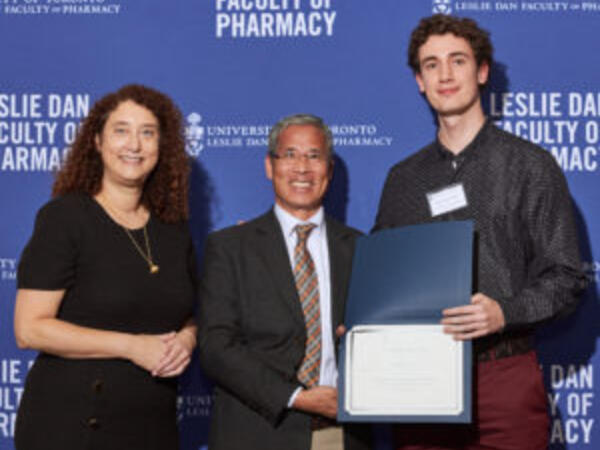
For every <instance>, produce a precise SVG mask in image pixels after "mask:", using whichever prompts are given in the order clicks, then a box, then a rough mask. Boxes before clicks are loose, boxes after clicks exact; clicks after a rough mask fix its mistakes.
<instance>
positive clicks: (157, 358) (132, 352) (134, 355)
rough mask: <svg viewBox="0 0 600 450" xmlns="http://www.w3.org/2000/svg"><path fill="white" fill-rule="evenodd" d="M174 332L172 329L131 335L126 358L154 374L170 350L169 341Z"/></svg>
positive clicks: (172, 337)
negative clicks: (170, 330)
mask: <svg viewBox="0 0 600 450" xmlns="http://www.w3.org/2000/svg"><path fill="white" fill-rule="evenodd" d="M175 334H176V333H175V332H174V331H172V332H170V333H165V334H136V335H131V342H130V345H129V352H128V355H127V357H128V359H129V360H130V361H131V362H133V363H134V364H135V365H137V366H139V367H141V368H142V369H145V370H147V371H148V372H150V373H152V375H155V371H156V370H157V369H158V368H160V367H161V362H162V361H163V360H164V358H165V357H166V355H167V354H168V352H169V350H170V347H169V341H170V340H172V339H174V337H175Z"/></svg>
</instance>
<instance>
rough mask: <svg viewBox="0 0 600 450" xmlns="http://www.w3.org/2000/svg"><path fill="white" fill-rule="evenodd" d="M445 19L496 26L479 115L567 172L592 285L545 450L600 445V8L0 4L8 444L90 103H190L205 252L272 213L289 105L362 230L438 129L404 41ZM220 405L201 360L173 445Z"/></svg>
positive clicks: (319, 1) (198, 434) (558, 371)
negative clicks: (35, 311)
mask: <svg viewBox="0 0 600 450" xmlns="http://www.w3.org/2000/svg"><path fill="white" fill-rule="evenodd" d="M434 12H441V13H445V14H456V15H461V16H469V17H472V18H474V19H476V20H477V21H478V22H479V23H480V24H481V25H482V26H483V27H484V28H486V29H488V30H489V31H490V32H491V36H492V40H493V43H494V46H495V50H496V51H495V56H496V60H497V64H496V66H495V67H494V70H493V72H492V83H491V88H490V89H489V91H487V92H486V93H485V95H484V103H485V107H486V110H487V113H488V114H489V115H490V116H491V117H492V118H493V119H494V120H495V121H496V122H497V124H498V126H499V127H501V128H503V129H505V130H507V131H509V132H511V133H514V134H517V135H519V136H522V137H524V138H525V139H528V140H530V141H532V142H535V143H537V144H539V145H541V146H543V147H544V148H545V149H547V151H549V152H551V153H552V155H553V156H554V157H555V158H556V160H557V161H558V163H559V164H560V167H561V168H562V169H563V171H564V173H565V175H566V177H567V180H568V183H569V187H570V190H571V194H572V197H573V200H574V206H575V212H576V216H577V221H578V224H579V231H580V236H579V237H580V243H581V252H582V256H583V259H584V261H585V270H586V273H587V276H588V278H589V280H590V286H589V288H588V289H587V291H586V293H585V295H584V297H583V299H582V302H581V306H580V307H579V309H578V310H577V312H576V313H575V314H574V315H572V316H571V317H569V318H568V319H566V320H564V321H562V322H559V323H555V324H549V325H546V326H545V327H544V328H543V329H542V330H540V332H539V336H538V337H539V339H538V349H539V354H540V358H541V361H542V364H543V369H544V374H545V377H546V383H547V389H548V409H549V411H550V413H551V415H552V423H551V429H550V430H549V432H550V436H551V442H552V448H553V449H573V450H583V449H594V448H599V447H600V431H599V430H600V424H598V421H599V420H600V398H598V397H599V395H598V394H599V392H600V389H599V388H598V384H600V356H599V353H600V350H598V349H597V344H598V340H599V338H598V336H599V334H600V303H599V299H598V297H599V294H598V285H597V283H598V278H599V269H600V220H599V215H600V194H599V192H600V78H599V76H598V74H599V73H600V58H598V54H600V40H599V39H598V29H599V28H600V0H587V1H584V0H570V1H543V0H541V1H529V0H522V1H454V0H411V1H407V0H402V1H400V0H378V1H369V2H367V1H364V0H178V1H164V0H144V1H139V0H0V42H1V45H0V214H1V220H0V321H1V322H0V325H1V326H0V450H9V449H13V441H12V436H13V432H14V426H15V418H16V411H17V408H18V404H19V400H20V397H21V394H22V392H23V384H24V380H25V377H26V375H27V371H28V369H29V368H30V366H31V364H32V361H33V359H34V357H35V353H34V352H30V351H21V350H18V349H17V348H16V345H15V340H14V337H13V331H12V315H13V310H14V298H15V284H16V267H17V264H18V260H19V256H20V253H21V251H22V249H23V246H24V245H25V243H26V241H27V239H28V238H29V236H30V234H31V231H32V225H33V220H34V217H35V213H36V211H37V209H38V208H39V207H40V205H42V204H43V203H45V202H46V201H47V200H48V199H49V194H50V187H51V183H52V180H53V173H54V172H55V171H56V170H57V169H58V168H60V166H61V163H62V161H63V158H64V156H65V154H66V153H67V152H68V151H69V145H70V144H71V143H72V141H73V137H74V136H75V133H76V131H77V128H78V126H79V123H80V121H81V119H82V118H83V117H85V115H86V114H87V112H88V111H89V109H90V107H91V105H92V104H93V102H94V101H95V100H96V99H98V98H99V97H101V96H102V95H103V94H105V93H107V92H109V91H114V90H115V89H117V88H118V87H119V86H121V85H124V84H127V83H132V82H133V83H142V84H146V85H148V86H152V87H155V88H157V89H159V90H161V91H164V92H165V93H167V94H169V95H170V96H171V97H172V98H173V99H174V100H175V102H176V103H177V104H178V105H179V107H180V108H181V110H182V112H183V114H184V117H185V121H186V139H187V151H188V153H189V155H190V157H191V159H192V162H193V168H192V183H191V189H192V193H191V209H192V217H191V227H192V233H193V235H194V239H195V243H196V245H197V246H198V248H199V250H200V249H201V247H202V245H203V241H204V238H205V236H206V234H207V233H208V232H210V231H211V230H215V229H219V228H222V227H224V226H227V225H231V224H234V223H236V222H237V221H239V220H246V219H250V218H252V217H254V216H257V215H259V214H261V213H262V212H264V211H265V210H267V209H268V208H269V207H270V205H271V203H272V194H271V186H270V183H269V182H268V181H267V180H266V179H265V176H264V171H263V158H264V155H265V150H266V141H267V134H268V132H269V127H270V125H272V124H273V123H274V122H275V121H276V120H278V119H279V118H280V117H282V116H285V115H288V114H291V113H297V112H310V113H314V114H317V115H319V116H322V117H324V118H325V120H326V122H327V123H329V124H330V126H331V128H332V131H333V133H334V135H335V151H336V153H337V158H336V166H335V175H334V179H333V182H332V187H331V192H330V193H329V195H328V197H327V209H328V210H329V211H330V213H332V214H333V215H334V216H336V217H338V218H339V219H341V220H342V221H344V222H346V223H347V224H349V225H351V226H354V227H357V228H359V229H361V230H363V231H368V230H369V229H370V228H371V227H372V225H373V222H374V216H375V212H376V209H377V204H378V201H379V195H380V192H381V189H382V185H383V181H384V179H385V176H386V173H387V170H388V169H389V168H390V167H391V166H392V164H394V163H395V162H397V161H399V160H401V159H403V158H405V157H407V156H408V155H410V154H411V153H413V152H414V151H416V150H417V149H419V148H421V147H422V146H423V145H425V144H426V143H428V142H430V141H431V140H432V139H433V136H434V133H435V119H434V116H433V115H432V113H431V111H430V109H429V107H428V106H427V104H426V102H425V101H424V99H423V98H422V97H421V95H420V94H419V93H418V90H417V86H416V84H415V81H414V78H413V75H412V73H411V71H410V70H409V68H408V67H407V64H406V51H407V45H408V37H409V34H410V31H411V30H412V28H413V27H414V26H415V25H416V23H417V22H418V20H419V19H420V18H421V17H423V16H427V15H430V14H432V13H434ZM211 401H212V396H211V386H210V382H209V381H208V380H206V379H205V378H203V376H202V374H201V370H200V368H199V366H198V364H197V362H196V361H194V362H193V364H192V365H191V367H190V368H189V370H188V371H187V372H186V373H185V375H184V376H183V377H182V380H181V392H180V396H179V398H178V417H177V419H178V421H179V424H180V427H181V433H182V449H186V450H197V449H202V448H204V446H205V445H206V438H207V428H208V419H209V415H210V408H211ZM61 407H62V405H56V408H57V409H58V408H61ZM56 431H57V432H60V431H59V430H56ZM384 447H385V445H384V444H382V448H384Z"/></svg>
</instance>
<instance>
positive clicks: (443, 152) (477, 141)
mask: <svg viewBox="0 0 600 450" xmlns="http://www.w3.org/2000/svg"><path fill="white" fill-rule="evenodd" d="M491 127H493V124H492V120H491V119H489V118H487V119H486V120H485V122H484V123H483V125H482V126H481V128H480V129H479V131H478V132H477V134H476V135H475V137H474V138H473V140H472V141H471V142H469V143H468V144H467V146H466V147H465V148H463V149H462V151H461V152H460V153H458V154H457V155H455V154H454V153H452V152H451V151H450V150H448V149H447V148H446V147H444V145H443V144H442V143H441V142H440V139H439V137H436V139H435V143H434V146H435V148H436V150H437V151H438V154H439V155H440V157H441V158H443V159H449V160H457V161H460V162H462V161H464V160H465V159H467V158H472V157H473V156H474V155H477V149H478V148H479V147H480V146H481V143H482V142H483V141H484V140H485V137H486V135H487V134H488V130H489V129H490V128H491Z"/></svg>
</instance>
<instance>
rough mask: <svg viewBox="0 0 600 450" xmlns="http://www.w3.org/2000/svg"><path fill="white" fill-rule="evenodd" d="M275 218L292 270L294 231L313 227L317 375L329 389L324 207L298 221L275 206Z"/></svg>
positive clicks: (332, 371)
mask: <svg viewBox="0 0 600 450" xmlns="http://www.w3.org/2000/svg"><path fill="white" fill-rule="evenodd" d="M274 212H275V217H277V220H278V221H279V224H280V225H281V230H282V231H283V238H284V240H285V245H286V247H287V250H288V256H289V259H290V267H291V268H292V271H293V270H294V269H293V268H294V248H295V247H296V243H297V241H298V234H297V233H296V231H295V230H294V228H295V227H296V225H304V224H308V223H312V224H314V225H316V227H315V228H314V229H313V230H312V231H311V232H310V234H309V236H308V241H307V244H306V245H307V247H308V251H309V252H310V256H311V257H312V259H313V261H314V263H315V269H316V271H317V279H318V280H319V307H320V310H321V367H320V372H319V385H320V386H332V387H336V385H337V367H336V362H335V351H334V345H333V332H332V329H331V282H330V280H331V276H330V271H329V247H328V245H327V226H326V223H325V213H324V211H323V207H320V208H319V210H318V211H317V212H316V213H315V214H314V215H313V216H312V217H310V218H309V219H308V220H300V219H298V218H297V217H294V216H292V215H291V214H290V213H288V212H287V211H285V210H284V209H283V208H281V207H280V206H279V205H277V204H275V207H274ZM301 390H302V387H299V388H298V389H296V390H295V391H294V393H293V394H292V396H291V397H290V400H289V401H288V407H291V406H292V405H293V404H294V400H295V399H296V396H297V395H298V393H299V392H300V391H301Z"/></svg>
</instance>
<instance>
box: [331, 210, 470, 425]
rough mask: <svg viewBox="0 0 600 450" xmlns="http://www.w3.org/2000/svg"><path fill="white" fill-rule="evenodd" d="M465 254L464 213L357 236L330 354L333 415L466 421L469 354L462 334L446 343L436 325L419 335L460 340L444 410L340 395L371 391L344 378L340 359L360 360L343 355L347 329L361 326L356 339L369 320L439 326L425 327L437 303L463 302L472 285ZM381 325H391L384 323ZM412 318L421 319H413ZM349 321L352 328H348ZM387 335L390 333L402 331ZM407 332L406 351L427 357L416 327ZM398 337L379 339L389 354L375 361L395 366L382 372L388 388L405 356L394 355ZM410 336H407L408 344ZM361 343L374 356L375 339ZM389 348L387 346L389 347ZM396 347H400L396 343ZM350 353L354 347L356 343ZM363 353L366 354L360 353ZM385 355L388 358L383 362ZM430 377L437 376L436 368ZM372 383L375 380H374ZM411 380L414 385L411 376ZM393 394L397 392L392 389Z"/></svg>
mask: <svg viewBox="0 0 600 450" xmlns="http://www.w3.org/2000/svg"><path fill="white" fill-rule="evenodd" d="M472 255H473V224H472V222H470V221H462V222H437V223H430V224H423V225H415V226H408V227H402V228H393V229H387V230H383V231H380V232H378V233H375V234H373V235H370V236H364V237H361V238H359V239H358V241H357V243H356V250H355V254H354V260H353V266H352V277H351V281H350V286H349V293H348V299H347V302H346V313H345V322H344V324H345V325H346V328H347V329H348V332H347V333H346V335H345V336H344V338H343V340H342V343H341V346H340V355H339V360H338V361H339V377H338V388H339V389H338V392H339V394H338V401H339V405H338V420H339V421H341V422H406V423H468V422H470V421H471V382H472V379H471V378H472V368H471V367H472V366H471V364H472V356H471V342H470V341H465V342H462V343H454V341H452V340H451V339H447V336H446V335H443V333H441V332H437V334H431V335H430V334H427V339H429V336H434V337H433V338H432V339H438V338H439V339H446V340H447V341H449V342H450V344H447V345H459V346H461V347H456V348H459V351H457V352H456V354H457V355H459V357H460V359H459V360H458V363H456V362H455V363H454V366H456V367H458V371H459V372H460V376H459V377H458V378H457V380H460V383H462V385H461V386H460V387H459V389H457V390H456V392H454V391H453V395H454V396H455V397H456V396H458V400H457V404H460V407H459V408H458V409H456V410H453V411H452V412H451V413H446V412H442V413H439V411H438V410H433V411H434V412H433V413H432V412H431V411H429V410H427V409H426V408H423V409H422V410H421V409H419V407H417V408H416V409H414V410H413V409H410V410H409V411H408V412H405V411H401V412H399V413H398V412H394V411H392V412H391V413H388V410H387V409H385V408H384V409H382V410H380V409H377V408H376V409H374V410H361V409H360V407H359V408H354V407H349V405H350V404H353V403H351V402H349V401H347V400H348V399H347V398H346V397H350V396H351V395H354V396H355V397H356V398H359V397H364V398H367V399H370V395H371V394H370V393H369V394H366V393H365V392H362V391H360V390H358V389H360V388H359V386H362V385H360V384H359V383H358V382H356V383H355V384H354V385H353V386H352V388H350V386H351V384H352V383H354V381H352V380H349V379H348V378H347V377H350V374H349V373H346V372H347V371H346V366H348V367H351V366H352V367H354V364H363V363H362V362H360V363H359V362H356V363H354V362H352V359H347V357H350V358H352V357H351V356H349V355H351V354H353V353H352V352H353V351H354V350H349V349H352V348H357V349H358V348H359V347H358V344H357V345H356V347H352V345H353V344H352V343H353V342H354V340H353V339H354V337H353V336H358V335H357V334H356V333H363V334H361V336H362V337H361V339H364V336H367V335H366V334H365V333H371V332H373V330H372V329H371V328H373V327H375V328H377V327H379V326H382V327H381V328H382V329H385V328H393V329H397V330H400V331H402V330H404V329H406V330H413V329H419V328H424V329H430V328H432V329H439V327H433V325H439V322H440V319H441V317H442V314H441V312H442V310H443V309H445V308H448V307H452V306H460V305H466V304H469V303H470V297H471V290H472V288H471V286H472V281H471V279H472ZM388 325H393V326H394V327H386V326H388ZM413 325H428V326H426V327H413ZM398 326H399V327H398ZM430 326H432V327H430ZM353 329H354V330H357V331H355V332H353ZM353 333H354V334H353ZM411 333H412V332H411ZM393 336H395V337H396V338H397V337H399V336H403V335H400V334H397V335H393ZM409 336H410V339H409V341H410V342H409V343H408V344H406V345H410V346H412V347H411V349H410V350H411V351H412V353H411V354H409V356H410V357H411V358H413V359H414V358H418V359H419V361H426V360H422V359H421V358H427V357H428V356H429V355H427V354H419V352H418V348H419V342H420V339H419V336H421V335H420V334H418V333H416V334H415V333H412V334H411V335H409ZM422 336H425V335H422ZM435 336H437V337H435ZM367 337H368V336H367ZM369 339H370V338H369ZM402 341H403V339H390V338H389V337H388V338H387V341H384V342H388V343H390V345H389V346H386V349H388V350H387V351H388V352H389V353H387V355H389V356H386V357H385V358H386V360H385V361H382V363H381V364H382V367H388V366H390V364H391V365H392V366H390V367H395V370H396V371H397V372H393V374H394V375H390V376H389V377H388V378H387V381H389V386H391V388H394V386H395V385H396V384H398V383H396V381H395V378H398V377H397V376H396V374H399V375H400V376H399V378H402V373H403V372H404V369H403V367H404V366H402V364H405V362H406V361H407V360H406V358H405V357H399V359H396V358H395V355H396V353H395V350H394V348H395V347H396V346H398V348H399V349H401V347H402V346H404V347H406V345H405V343H403V342H402ZM356 342H357V343H358V342H359V341H358V340H357V341H356ZM361 342H363V343H362V344H361V345H362V346H363V347H364V346H365V345H369V344H365V342H373V343H375V342H377V341H372V340H371V341H367V340H363V341H361ZM411 342H414V344H413V343H411ZM445 345H446V344H445ZM366 348H367V349H368V352H367V353H369V352H372V357H374V358H376V357H377V355H378V354H382V352H383V350H382V346H378V347H377V348H372V349H371V348H369V347H366ZM390 348H391V349H392V350H389V349H390ZM423 348H425V347H423ZM436 348H438V347H436ZM439 348H441V349H442V350H441V352H440V353H436V354H438V355H441V356H442V357H441V358H438V359H439V360H442V359H444V357H445V355H446V353H445V352H444V351H443V349H444V348H445V347H443V346H441V347H439ZM452 348H455V347H452ZM363 352H364V351H363ZM378 352H379V353H378ZM398 353H402V351H399V352H398ZM356 354H357V355H358V354H359V352H358V350H357V351H356ZM452 354H454V353H452ZM370 357H371V356H369V355H368V357H367V359H369V358H370ZM382 358H383V357H382ZM388 359H389V360H392V361H391V362H389V361H387V360H388ZM357 360H358V357H357ZM415 361H416V360H415ZM436 364H437V363H436ZM454 366H453V367H454ZM377 367H379V366H377ZM368 368H369V367H367V370H368ZM406 372H407V373H408V372H410V370H408V369H407V370H406ZM352 373H354V372H352ZM407 377H409V375H407ZM410 377H412V379H411V381H410V383H413V384H414V378H415V377H414V374H411V375H410ZM379 378H380V375H379V374H378V375H377V379H379ZM436 378H438V379H439V378H441V377H439V376H437V377H436ZM381 379H382V380H383V385H386V382H387V381H386V378H385V374H383V378H381ZM418 381H419V382H420V381H421V380H418ZM438 383H439V382H438ZM460 383H459V385H460ZM378 384H379V385H381V383H379V382H378ZM378 384H374V385H373V386H376V389H375V388H374V392H375V391H379V387H378ZM422 385H423V386H425V388H424V389H425V390H426V389H427V388H426V386H427V383H426V382H423V383H422ZM411 386H412V384H411ZM415 386H417V387H418V386H419V383H417V384H415ZM398 387H399V388H400V389H402V387H403V385H402V384H398ZM405 387H406V386H405ZM352 389H354V390H352ZM357 390H358V391H357ZM352 392H353V393H354V394H352ZM369 392H370V391H369ZM444 392H446V391H444ZM365 395H366V397H365ZM377 395H380V396H382V395H385V394H382V393H381V392H378V393H377ZM410 395H411V398H414V399H416V400H415V401H416V402H417V403H418V402H420V400H419V399H420V398H421V397H420V395H421V394H418V393H415V389H412V387H411V391H410ZM427 395H431V393H430V392H423V396H422V398H423V402H424V403H426V401H425V399H426V398H427ZM382 398H383V397H382ZM390 398H391V397H390ZM399 398H403V397H402V396H400V397H399ZM367 403H368V401H367ZM393 409H394V408H392V410H393ZM435 411H438V412H435ZM444 411H445V410H444Z"/></svg>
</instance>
